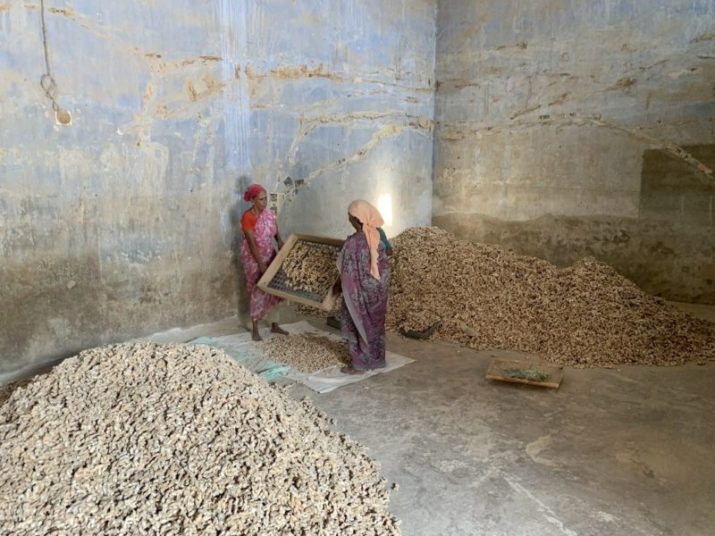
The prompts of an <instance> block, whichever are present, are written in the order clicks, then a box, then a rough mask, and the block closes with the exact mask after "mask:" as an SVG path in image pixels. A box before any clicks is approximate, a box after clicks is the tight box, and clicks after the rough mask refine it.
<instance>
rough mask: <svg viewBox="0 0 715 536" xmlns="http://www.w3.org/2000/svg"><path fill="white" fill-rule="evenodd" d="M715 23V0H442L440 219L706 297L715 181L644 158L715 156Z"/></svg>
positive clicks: (663, 288)
mask: <svg viewBox="0 0 715 536" xmlns="http://www.w3.org/2000/svg"><path fill="white" fill-rule="evenodd" d="M713 20H715V3H714V2H713V1H712V0H653V1H650V2H634V1H625V0H615V1H613V0H595V1H593V2H576V1H573V0H535V1H532V2H504V1H497V0H481V1H478V2H472V1H466V0H461V1H460V0H449V1H442V2H439V7H438V22H437V27H438V34H437V64H436V77H437V94H436V117H435V119H436V126H435V170H434V178H435V193H434V222H435V223H436V224H438V225H442V226H444V227H446V228H448V229H450V230H453V231H456V232H457V233H458V234H459V235H460V236H462V237H465V238H469V239H471V240H475V241H484V242H492V243H498V244H501V245H503V246H506V247H511V248H514V249H515V250H517V251H519V252H522V253H528V254H532V255H537V256H540V257H543V258H547V259H549V260H551V261H552V262H555V263H557V264H567V263H570V262H573V261H574V260H576V259H577V258H578V257H580V256H583V255H593V256H596V257H597V258H601V259H603V260H606V261H607V262H610V263H611V264H613V265H614V266H615V267H616V268H617V269H619V270H620V271H621V272H622V273H624V274H625V275H627V276H628V277H630V278H632V279H633V280H635V281H636V282H637V283H639V284H640V285H641V286H642V287H644V288H645V289H647V290H648V291H650V292H653V293H656V294H661V295H664V296H667V297H671V298H677V299H687V300H693V301H703V302H708V303H715V261H714V259H715V238H713V237H715V234H714V233H713V230H715V229H714V228H713V218H712V208H709V207H711V206H712V198H713V192H714V189H713V187H712V186H705V187H700V188H693V184H692V183H693V181H695V182H698V179H697V175H696V173H695V172H694V171H693V169H692V168H691V167H689V166H687V165H685V164H683V163H682V162H680V161H675V163H672V162H673V158H672V157H670V156H665V157H664V160H661V161H660V164H658V163H657V162H656V160H654V159H653V158H651V157H650V156H649V155H652V154H653V153H654V152H657V153H658V154H661V155H663V154H664V153H663V152H662V151H659V148H660V147H663V146H666V147H672V145H673V144H677V145H679V146H691V145H692V146H697V147H698V151H697V152H698V154H699V155H700V157H701V158H702V159H703V160H702V162H703V163H705V164H707V165H709V166H710V167H711V168H712V167H713V166H714V165H715V162H714V161H713V160H712V156H711V155H712V151H710V150H709V149H708V147H710V148H712V147H713V144H715V123H714V121H715V104H714V102H715V93H714V91H715V87H714V86H713V80H715V33H713V24H712V21H713ZM666 161H667V162H671V163H670V164H665V163H664V162H666ZM644 162H646V164H644ZM644 184H646V185H652V184H660V185H661V186H662V185H664V184H667V185H668V186H667V187H660V190H658V193H657V194H656V193H655V192H654V191H653V189H652V188H650V187H649V186H645V187H644ZM654 195H656V197H658V198H659V199H660V200H659V201H658V200H656V199H655V198H654ZM673 201H675V202H676V204H677V207H678V208H679V210H674V207H673V206H672V205H673ZM708 210H709V211H710V214H708V213H707V212H708ZM694 211H695V212H697V213H698V217H696V218H694V217H692V213H693V212H694ZM604 236H613V237H620V239H618V240H613V241H612V240H610V239H604ZM664 252H665V253H664Z"/></svg>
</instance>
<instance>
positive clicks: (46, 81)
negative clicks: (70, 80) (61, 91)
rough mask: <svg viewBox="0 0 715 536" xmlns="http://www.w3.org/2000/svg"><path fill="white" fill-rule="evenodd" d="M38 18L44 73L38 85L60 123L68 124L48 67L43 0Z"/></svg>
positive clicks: (48, 55)
mask: <svg viewBox="0 0 715 536" xmlns="http://www.w3.org/2000/svg"><path fill="white" fill-rule="evenodd" d="M40 20H41V21H42V45H43V47H44V51H45V73H44V74H43V75H42V77H41V78H40V86H41V87H42V90H43V91H44V92H45V96H46V97H47V98H48V99H49V100H50V102H51V103H52V110H53V111H54V112H55V118H56V119H57V121H58V122H59V123H60V124H62V125H68V124H69V123H70V121H71V120H72V116H71V115H70V113H69V112H68V111H67V110H65V109H64V108H62V107H61V106H60V105H59V103H58V102H57V82H56V81H55V77H54V76H53V75H52V68H51V67H50V52H49V47H48V44H47V21H46V20H45V0H40Z"/></svg>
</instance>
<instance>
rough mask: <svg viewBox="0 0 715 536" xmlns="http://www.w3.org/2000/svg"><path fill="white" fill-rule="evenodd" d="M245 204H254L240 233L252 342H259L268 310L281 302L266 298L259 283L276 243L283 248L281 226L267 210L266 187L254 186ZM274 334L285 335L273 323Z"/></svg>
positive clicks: (245, 197) (248, 211)
mask: <svg viewBox="0 0 715 536" xmlns="http://www.w3.org/2000/svg"><path fill="white" fill-rule="evenodd" d="M243 200H244V201H246V202H247V203H251V205H252V206H251V208H249V209H248V210H247V211H246V212H244V213H243V216H241V230H242V231H243V236H244V240H243V241H242V242H241V264H243V271H244V272H245V273H246V287H247V289H248V293H249V294H250V296H251V322H252V328H253V340H254V341H260V340H261V335H260V334H259V332H258V322H259V321H260V320H262V319H263V318H264V317H265V316H266V314H268V312H269V310H270V309H271V308H272V307H273V306H275V305H276V304H277V303H278V302H280V301H281V299H280V298H278V297H277V296H272V295H271V294H266V293H265V292H263V291H262V290H261V289H259V288H258V285H257V283H258V280H259V279H260V278H261V276H262V275H263V273H264V272H265V271H266V268H267V267H268V265H269V264H270V263H271V261H272V260H273V258H274V257H275V256H276V246H275V244H276V242H277V243H278V247H279V248H280V247H282V246H283V241H282V240H281V237H280V234H278V222H277V220H276V216H275V214H273V212H272V211H271V210H266V206H267V205H268V195H267V193H266V190H265V189H264V188H263V186H261V185H259V184H252V185H251V186H249V187H248V189H247V190H246V193H245V194H243ZM271 331H272V332H273V333H280V334H281V335H286V332H285V331H283V330H282V329H281V328H280V326H278V324H277V323H276V322H272V323H271Z"/></svg>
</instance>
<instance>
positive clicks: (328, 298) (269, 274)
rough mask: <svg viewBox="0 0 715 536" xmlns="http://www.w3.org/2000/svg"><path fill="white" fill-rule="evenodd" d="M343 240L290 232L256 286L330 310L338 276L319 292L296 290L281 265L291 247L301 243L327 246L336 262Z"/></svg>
mask: <svg viewBox="0 0 715 536" xmlns="http://www.w3.org/2000/svg"><path fill="white" fill-rule="evenodd" d="M343 242H344V241H343V240H338V239H336V238H326V237H323V236H312V235H304V234H292V235H290V237H289V238H288V240H286V243H285V244H284V245H283V247H282V248H281V250H280V251H279V252H278V255H277V256H276V258H275V259H274V260H273V262H272V263H271V265H270V266H269V267H268V269H267V270H266V272H265V273H264V274H263V276H261V279H260V280H259V281H258V288H260V289H261V290H263V291H264V292H267V293H268V294H273V295H274V296H278V297H280V298H283V299H285V300H290V301H293V302H297V303H301V304H303V305H309V306H310V307H317V308H318V309H322V310H324V311H330V310H332V309H333V307H334V305H335V300H336V299H337V294H336V293H335V292H334V290H333V287H334V285H335V283H336V282H337V280H338V276H336V277H335V280H334V281H332V282H330V285H329V286H328V285H326V288H325V289H323V290H321V291H320V292H309V291H305V290H297V289H294V288H292V287H291V285H290V284H289V283H288V277H287V275H286V273H285V271H284V270H283V265H284V263H285V261H286V259H287V258H288V256H289V255H290V253H291V251H293V248H294V247H295V246H296V245H297V244H298V243H302V244H304V245H307V246H310V245H311V244H314V245H317V246H321V247H324V246H329V247H331V248H333V249H334V250H335V262H336V263H337V258H338V252H339V251H340V248H342V247H343Z"/></svg>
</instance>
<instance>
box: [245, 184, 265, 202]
mask: <svg viewBox="0 0 715 536" xmlns="http://www.w3.org/2000/svg"><path fill="white" fill-rule="evenodd" d="M265 191H266V189H265V188H264V187H263V186H261V185H260V184H251V185H250V186H249V187H248V188H247V189H246V193H244V194H243V200H244V201H245V202H246V203H250V202H251V201H253V198H254V197H256V196H257V195H258V194H260V193H261V192H265Z"/></svg>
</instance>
